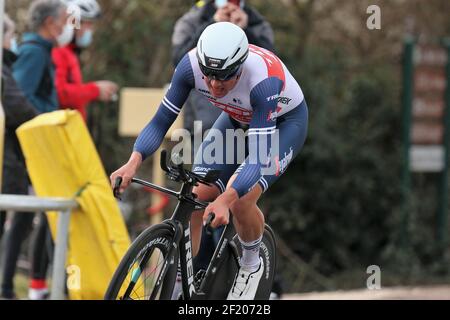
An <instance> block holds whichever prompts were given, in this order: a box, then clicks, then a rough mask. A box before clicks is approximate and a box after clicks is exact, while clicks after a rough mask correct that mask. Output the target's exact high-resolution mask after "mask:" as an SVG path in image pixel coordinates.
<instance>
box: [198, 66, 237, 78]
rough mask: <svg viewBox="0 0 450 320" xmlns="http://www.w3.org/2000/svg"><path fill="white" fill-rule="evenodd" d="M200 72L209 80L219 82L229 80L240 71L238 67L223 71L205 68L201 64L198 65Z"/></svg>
mask: <svg viewBox="0 0 450 320" xmlns="http://www.w3.org/2000/svg"><path fill="white" fill-rule="evenodd" d="M199 66H200V70H201V71H202V73H203V75H204V76H205V77H207V78H208V79H210V80H219V81H228V80H230V79H231V78H233V77H235V76H236V75H237V73H238V71H239V69H240V65H238V66H236V67H234V68H231V69H225V70H217V69H212V68H208V67H205V66H204V65H202V64H201V63H199Z"/></svg>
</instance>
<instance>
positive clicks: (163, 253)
mask: <svg viewBox="0 0 450 320" xmlns="http://www.w3.org/2000/svg"><path fill="white" fill-rule="evenodd" d="M173 238H174V230H173V229H172V227H171V226H169V225H166V224H158V225H155V226H152V227H150V228H147V229H146V230H144V232H142V233H141V234H140V235H139V237H137V238H136V240H134V242H133V243H132V245H131V246H130V248H129V249H128V251H127V253H126V254H125V256H124V257H123V258H122V260H121V262H120V264H119V266H118V268H117V270H116V271H115V273H114V275H113V277H112V279H111V282H110V284H109V286H108V289H107V291H106V294H105V300H149V299H155V300H169V299H170V298H171V294H172V289H173V285H174V280H175V275H174V274H173V273H176V269H177V263H178V262H177V259H174V260H173V261H171V262H170V263H171V264H173V266H172V265H171V266H170V267H169V269H168V272H167V274H166V276H165V279H163V285H162V286H161V287H160V288H159V290H156V291H158V292H154V291H155V283H156V281H157V279H158V277H159V276H160V273H161V271H162V267H163V265H164V262H165V261H166V258H167V255H168V253H169V249H170V246H171V245H172V243H173ZM175 256H177V255H175ZM166 279H167V280H168V281H169V282H173V283H167V282H164V281H165V280H166Z"/></svg>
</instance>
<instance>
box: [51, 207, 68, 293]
mask: <svg viewBox="0 0 450 320" xmlns="http://www.w3.org/2000/svg"><path fill="white" fill-rule="evenodd" d="M69 222H70V210H67V211H60V212H59V215H58V228H57V231H56V232H57V234H56V244H57V245H56V246H55V253H54V256H53V276H52V279H53V282H52V293H51V296H50V299H51V300H64V290H65V287H66V286H65V280H66V252H67V242H68V241H67V236H68V234H69Z"/></svg>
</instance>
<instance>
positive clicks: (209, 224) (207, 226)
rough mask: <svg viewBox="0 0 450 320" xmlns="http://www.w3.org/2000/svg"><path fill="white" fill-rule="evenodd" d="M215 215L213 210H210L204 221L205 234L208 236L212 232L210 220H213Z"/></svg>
mask: <svg viewBox="0 0 450 320" xmlns="http://www.w3.org/2000/svg"><path fill="white" fill-rule="evenodd" d="M215 217H216V214H215V213H214V212H211V213H210V214H209V215H208V218H207V219H206V221H205V229H206V234H207V235H208V236H210V235H211V234H212V231H213V228H212V226H211V222H212V221H213V220H214V218H215Z"/></svg>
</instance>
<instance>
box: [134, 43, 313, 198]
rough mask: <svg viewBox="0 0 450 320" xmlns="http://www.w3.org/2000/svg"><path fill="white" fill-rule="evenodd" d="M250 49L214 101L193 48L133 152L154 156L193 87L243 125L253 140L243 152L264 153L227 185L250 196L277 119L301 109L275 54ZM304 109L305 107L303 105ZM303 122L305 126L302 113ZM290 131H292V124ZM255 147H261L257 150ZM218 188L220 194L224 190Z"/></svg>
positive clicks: (291, 81)
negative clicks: (225, 90) (237, 73)
mask: <svg viewBox="0 0 450 320" xmlns="http://www.w3.org/2000/svg"><path fill="white" fill-rule="evenodd" d="M249 51H250V52H249V56H248V58H247V59H246V61H245V62H244V63H243V65H242V67H241V68H242V69H241V74H240V77H239V79H238V81H237V83H236V85H235V87H234V88H233V89H232V90H231V91H229V92H228V94H227V95H225V96H224V97H222V98H216V97H214V96H213V95H212V94H211V93H210V91H209V89H208V86H207V85H206V82H205V77H204V75H203V74H202V72H201V71H200V68H199V65H198V62H197V57H196V49H193V50H191V51H190V52H189V53H187V54H186V55H185V56H184V57H183V59H182V60H181V61H180V63H179V64H178V66H177V68H176V70H175V72H174V75H173V78H172V82H171V85H170V87H169V90H168V91H167V93H166V95H165V97H164V99H163V101H162V103H161V105H160V107H159V109H158V111H157V113H156V115H155V117H154V118H153V119H152V120H151V121H150V122H149V124H148V125H147V126H146V127H145V128H144V129H143V131H142V132H141V134H140V135H139V137H138V138H137V140H136V143H135V146H134V150H135V151H138V152H140V153H141V154H142V158H143V159H145V158H146V157H148V156H149V155H151V154H152V153H153V152H155V151H156V150H157V148H158V147H159V146H160V144H161V142H162V140H163V139H164V136H165V134H166V132H167V131H168V129H169V128H170V126H171V125H172V123H173V122H174V121H175V119H176V117H177V116H178V114H179V113H180V111H181V108H182V106H183V104H184V102H185V101H186V99H187V97H188V95H189V93H190V91H191V90H192V89H195V90H197V91H198V92H199V93H201V94H202V95H204V96H205V97H206V98H207V99H208V100H209V101H210V102H211V104H212V105H214V106H216V107H218V108H220V109H222V110H223V111H224V112H225V113H226V114H227V115H228V116H229V117H230V118H231V119H233V120H234V121H237V122H239V123H241V124H243V125H248V127H249V129H248V135H249V137H250V136H253V137H252V139H248V149H249V150H254V151H255V152H254V153H253V154H255V155H260V154H261V152H263V153H265V156H263V157H257V159H253V160H254V161H248V160H249V159H247V161H246V163H245V165H243V166H242V167H241V168H240V170H239V171H238V176H237V178H236V180H235V181H234V182H233V185H232V187H233V188H234V189H236V191H237V192H238V194H239V196H240V197H242V196H243V195H245V194H246V193H247V192H249V191H250V190H251V189H252V188H253V187H254V186H255V185H256V184H257V183H258V181H260V179H261V177H262V175H261V168H262V167H264V166H267V165H268V161H269V153H270V150H271V139H270V136H271V135H273V134H274V133H275V131H276V129H277V128H278V127H277V122H279V121H278V119H282V118H283V117H284V116H285V115H287V114H290V113H291V111H292V110H294V109H296V108H299V107H301V105H302V102H303V100H304V96H303V92H302V90H301V88H300V86H299V85H298V83H297V82H296V81H295V79H294V78H293V76H292V75H291V74H290V72H289V71H288V69H287V68H286V66H285V65H284V64H283V62H282V61H281V60H280V59H279V58H278V57H277V56H276V55H275V54H273V53H272V52H270V51H268V50H265V49H263V48H260V47H257V46H254V45H250V46H249ZM303 107H304V109H306V108H307V107H306V104H304V106H303ZM295 114H296V113H295ZM219 120H220V119H218V121H219ZM302 121H303V122H307V113H306V116H303V120H302ZM302 126H303V128H299V129H302V130H300V131H302V132H303V131H304V132H305V133H304V134H303V136H304V137H299V139H300V140H303V141H304V139H305V137H306V131H305V130H303V129H305V128H306V127H307V123H303V124H302ZM214 127H216V125H215V126H214ZM214 127H213V128H214ZM292 128H294V130H296V129H295V126H293V127H292ZM300 131H299V132H291V133H290V134H291V135H294V136H295V135H297V136H300V135H302V134H300ZM302 145H303V142H302V143H300V144H299V146H298V147H296V151H297V150H298V149H300V148H301V146H302ZM262 147H264V148H262ZM260 148H262V149H261V150H259V149H260ZM263 149H264V150H265V151H264V150H263ZM260 151H261V152H260ZM295 153H297V152H295ZM196 158H198V157H196ZM200 158H202V157H200ZM196 166H199V167H202V168H206V170H208V168H207V167H206V166H202V164H201V163H200V164H199V163H196ZM210 168H211V167H209V169H210ZM194 171H195V170H194ZM222 183H224V182H223V181H222ZM225 183H226V181H225ZM266 187H268V186H267V185H265V187H264V188H263V189H264V190H266V189H267V188H266ZM220 189H221V190H223V188H220Z"/></svg>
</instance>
